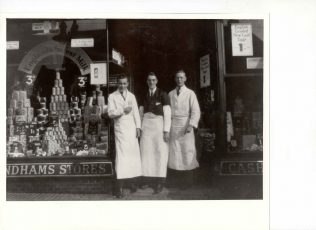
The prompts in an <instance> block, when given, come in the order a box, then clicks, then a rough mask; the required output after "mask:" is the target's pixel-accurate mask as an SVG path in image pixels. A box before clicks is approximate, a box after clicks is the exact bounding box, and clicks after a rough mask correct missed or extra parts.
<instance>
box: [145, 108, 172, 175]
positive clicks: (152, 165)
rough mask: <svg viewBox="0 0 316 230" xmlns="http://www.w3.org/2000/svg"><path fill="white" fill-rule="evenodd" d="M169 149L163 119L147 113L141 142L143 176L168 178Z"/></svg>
mask: <svg viewBox="0 0 316 230" xmlns="http://www.w3.org/2000/svg"><path fill="white" fill-rule="evenodd" d="M168 149H169V147H168V143H167V142H165V141H164V140H163V117H162V116H157V115H155V114H153V113H145V115H144V117H143V122H142V136H141V140H140V150H141V151H140V152H141V161H142V175H143V176H147V177H166V175H167V164H168V155H169V154H168Z"/></svg>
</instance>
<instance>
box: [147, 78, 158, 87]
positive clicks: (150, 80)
mask: <svg viewBox="0 0 316 230" xmlns="http://www.w3.org/2000/svg"><path fill="white" fill-rule="evenodd" d="M157 82H158V80H157V77H156V76H153V75H149V76H148V78H147V84H148V87H149V89H154V88H156V85H157Z"/></svg>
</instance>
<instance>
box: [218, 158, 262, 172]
mask: <svg viewBox="0 0 316 230" xmlns="http://www.w3.org/2000/svg"><path fill="white" fill-rule="evenodd" d="M262 168H263V164H262V161H221V169H220V170H221V171H220V174H221V175H262Z"/></svg>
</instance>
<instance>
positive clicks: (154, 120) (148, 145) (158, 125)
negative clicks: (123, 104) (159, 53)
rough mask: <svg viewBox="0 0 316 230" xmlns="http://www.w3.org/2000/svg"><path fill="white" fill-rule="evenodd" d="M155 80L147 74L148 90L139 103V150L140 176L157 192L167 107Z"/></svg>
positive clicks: (162, 174)
mask: <svg viewBox="0 0 316 230" xmlns="http://www.w3.org/2000/svg"><path fill="white" fill-rule="evenodd" d="M157 83H158V79H157V76H156V75H155V73H153V72H151V73H149V74H148V77H147V84H148V87H149V89H148V91H147V93H146V94H145V95H144V97H143V100H142V101H141V103H140V109H139V110H140V114H141V118H142V134H141V139H140V152H141V159H142V175H143V177H144V179H145V181H147V182H151V183H153V186H154V193H155V194H157V193H160V192H161V191H162V189H163V185H164V183H165V178H166V175H167V163H168V155H169V154H168V151H169V147H168V141H169V132H170V126H171V109H170V100H169V97H168V94H167V93H166V92H164V91H162V90H161V89H158V88H157Z"/></svg>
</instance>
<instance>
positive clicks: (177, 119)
mask: <svg viewBox="0 0 316 230" xmlns="http://www.w3.org/2000/svg"><path fill="white" fill-rule="evenodd" d="M186 80H187V77H186V74H185V72H184V71H183V70H179V71H178V72H177V73H176V76H175V81H176V84H177V87H176V88H175V89H174V90H172V91H171V92H170V93H169V98H170V102H171V114H172V116H171V118H172V120H171V130H170V142H169V162H168V167H169V168H170V169H173V170H177V171H178V172H181V174H182V176H181V178H183V177H185V179H186V181H185V183H184V184H183V186H182V188H186V187H188V186H190V185H191V184H192V182H193V181H192V179H193V171H192V170H193V169H195V168H197V167H199V163H198V161H197V159H196V148H195V136H194V128H197V127H198V123H199V120H200V114H201V112H200V106H199V102H198V100H197V97H196V94H195V93H194V92H193V91H192V90H191V89H188V88H187V87H186V86H185V82H186Z"/></svg>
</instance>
